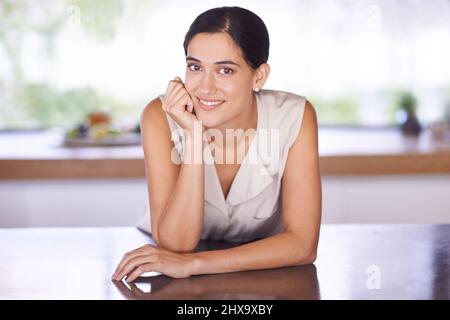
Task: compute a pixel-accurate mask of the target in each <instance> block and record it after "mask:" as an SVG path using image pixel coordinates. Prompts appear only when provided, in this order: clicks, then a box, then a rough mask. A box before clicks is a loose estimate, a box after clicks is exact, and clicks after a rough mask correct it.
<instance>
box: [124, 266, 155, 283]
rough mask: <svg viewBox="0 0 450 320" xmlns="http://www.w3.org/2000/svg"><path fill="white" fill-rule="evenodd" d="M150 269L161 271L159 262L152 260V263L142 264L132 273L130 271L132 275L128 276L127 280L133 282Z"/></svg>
mask: <svg viewBox="0 0 450 320" xmlns="http://www.w3.org/2000/svg"><path fill="white" fill-rule="evenodd" d="M149 271H158V272H159V268H158V263H155V262H151V263H147V264H142V265H140V266H139V267H137V268H136V269H135V270H134V271H133V272H132V273H130V275H129V276H128V277H127V279H126V281H127V282H132V281H134V280H136V279H137V278H138V277H139V276H140V275H142V274H143V273H145V272H149Z"/></svg>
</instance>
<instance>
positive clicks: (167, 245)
mask: <svg viewBox="0 0 450 320" xmlns="http://www.w3.org/2000/svg"><path fill="white" fill-rule="evenodd" d="M158 240H159V241H158V246H159V247H161V248H163V249H166V250H168V251H171V252H175V253H192V252H194V251H195V249H196V248H197V245H198V243H199V240H196V241H186V240H185V239H175V238H174V237H164V236H163V235H161V234H160V235H159V239H158Z"/></svg>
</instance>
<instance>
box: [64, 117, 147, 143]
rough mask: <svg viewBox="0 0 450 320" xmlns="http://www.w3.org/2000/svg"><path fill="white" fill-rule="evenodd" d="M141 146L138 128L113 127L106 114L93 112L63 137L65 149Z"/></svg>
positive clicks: (135, 126) (137, 126)
mask: <svg viewBox="0 0 450 320" xmlns="http://www.w3.org/2000/svg"><path fill="white" fill-rule="evenodd" d="M139 144H141V135H140V126H139V124H136V125H134V126H123V127H119V126H117V125H114V124H113V123H112V120H111V116H110V115H109V114H108V113H107V112H103V111H95V112H91V113H89V114H88V115H87V116H86V119H85V120H84V121H83V122H82V123H80V124H78V125H76V126H75V127H74V128H72V129H70V130H68V131H67V132H66V134H65V137H64V146H66V147H89V146H127V145H139Z"/></svg>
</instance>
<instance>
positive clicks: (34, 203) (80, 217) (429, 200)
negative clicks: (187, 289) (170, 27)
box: [0, 175, 450, 227]
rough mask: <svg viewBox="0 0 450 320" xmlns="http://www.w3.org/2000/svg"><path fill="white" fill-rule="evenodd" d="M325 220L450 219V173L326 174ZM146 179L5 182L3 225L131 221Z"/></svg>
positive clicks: (140, 207) (140, 206) (138, 211)
mask: <svg viewBox="0 0 450 320" xmlns="http://www.w3.org/2000/svg"><path fill="white" fill-rule="evenodd" d="M322 188H323V222H324V223H450V175H442V176H434V175H432V176H429V175H427V176H384V177H322ZM146 201H147V187H146V184H145V180H144V179H121V180H55V181H1V182H0V227H33V226H130V225H135V223H136V221H137V220H138V219H139V217H140V216H141V215H142V214H143V212H144V210H145V206H146Z"/></svg>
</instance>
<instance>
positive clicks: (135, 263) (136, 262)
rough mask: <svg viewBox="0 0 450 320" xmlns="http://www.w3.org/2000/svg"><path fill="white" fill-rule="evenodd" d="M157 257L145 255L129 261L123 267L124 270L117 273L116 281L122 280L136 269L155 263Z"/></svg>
mask: <svg viewBox="0 0 450 320" xmlns="http://www.w3.org/2000/svg"><path fill="white" fill-rule="evenodd" d="M156 260H157V257H156V256H155V255H151V254H150V255H145V256H138V257H136V258H133V259H131V260H129V261H128V263H127V264H126V265H124V266H123V268H122V270H121V271H119V272H118V273H117V276H116V280H119V281H120V280H122V279H123V277H125V276H126V275H127V274H129V273H130V272H131V271H133V270H134V269H136V268H139V267H140V266H141V265H144V264H146V263H150V262H155V261H156ZM127 280H128V277H127Z"/></svg>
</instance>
